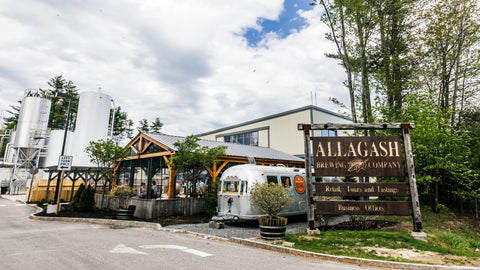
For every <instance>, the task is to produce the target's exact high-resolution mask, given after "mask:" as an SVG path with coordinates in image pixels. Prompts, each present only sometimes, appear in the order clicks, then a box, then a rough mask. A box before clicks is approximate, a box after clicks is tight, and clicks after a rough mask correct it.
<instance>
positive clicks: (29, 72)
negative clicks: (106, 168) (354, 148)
mask: <svg viewBox="0 0 480 270" xmlns="http://www.w3.org/2000/svg"><path fill="white" fill-rule="evenodd" d="M309 2H310V1H308V0H296V1H294V0H286V1H281V0H264V1H260V0H241V1H225V0H203V1H198V0H181V1H178V0H161V1H133V0H132V1H126V0H111V1H97V0H83V1H80V0H78V1H63V0H50V1H47V0H45V1H39V0H21V1H18V0H4V1H2V3H1V5H0V32H1V33H2V34H1V35H0V96H1V98H0V110H6V109H8V105H10V104H15V103H16V102H17V101H18V100H21V99H22V98H23V95H24V91H25V89H38V88H43V89H48V85H47V82H48V81H49V80H50V79H51V78H53V77H55V76H57V75H63V77H64V78H65V79H67V80H71V81H73V82H74V84H75V85H76V86H77V89H78V90H79V92H83V91H95V90H97V89H99V88H101V91H102V92H104V93H106V94H109V95H111V96H112V97H113V99H114V100H115V103H116V105H117V106H121V107H122V109H123V110H124V111H126V112H127V113H128V115H129V117H130V118H131V119H132V120H134V121H135V127H136V126H138V120H140V119H142V118H147V119H149V120H150V121H151V120H153V119H154V118H155V117H159V118H160V120H161V121H162V122H163V123H164V127H163V129H162V131H163V132H164V133H167V134H172V135H182V136H185V135H190V134H197V133H202V132H207V131H210V130H213V129H216V128H221V127H225V126H229V125H233V124H238V123H241V122H244V121H248V120H253V119H256V118H260V117H264V116H268V115H270V114H274V113H279V112H283V111H286V110H290V109H295V108H298V107H302V106H305V105H309V104H312V98H311V96H312V95H311V94H312V93H316V96H317V104H318V106H320V107H323V108H325V109H329V110H332V111H334V112H337V111H338V110H339V109H340V108H338V107H337V106H335V105H333V104H332V103H331V102H329V101H328V98H329V97H335V98H338V99H339V100H341V101H342V102H344V103H346V104H348V103H349V102H348V99H347V97H348V93H347V89H346V88H345V87H344V86H343V81H344V80H345V74H344V72H343V70H342V69H341V68H340V66H339V65H338V62H336V61H334V60H331V59H327V58H326V57H325V53H326V52H335V47H334V46H333V44H332V43H331V42H329V41H327V40H326V39H325V38H324V33H325V32H326V31H327V30H328V29H327V28H326V26H325V25H324V24H323V23H322V22H321V21H320V14H321V12H322V10H321V8H320V7H318V6H315V7H312V6H310V5H308V3H309ZM314 103H315V101H314Z"/></svg>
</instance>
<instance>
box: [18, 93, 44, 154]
mask: <svg viewBox="0 0 480 270" xmlns="http://www.w3.org/2000/svg"><path fill="white" fill-rule="evenodd" d="M50 106H51V102H50V100H48V99H46V98H43V97H40V94H38V93H34V92H27V93H26V96H25V97H24V98H23V100H22V108H21V109H20V114H19V117H18V124H17V130H16V134H15V141H14V143H13V146H14V147H16V148H17V147H21V148H41V147H42V146H43V145H39V142H40V141H42V140H41V139H42V138H44V137H45V135H46V132H47V126H48V117H49V114H50Z"/></svg>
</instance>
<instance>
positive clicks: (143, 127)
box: [137, 118, 150, 133]
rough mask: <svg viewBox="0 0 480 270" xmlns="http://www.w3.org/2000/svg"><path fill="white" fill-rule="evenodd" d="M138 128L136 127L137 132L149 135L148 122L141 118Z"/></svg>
mask: <svg viewBox="0 0 480 270" xmlns="http://www.w3.org/2000/svg"><path fill="white" fill-rule="evenodd" d="M138 123H139V124H140V126H138V127H137V130H138V131H139V132H142V133H149V132H150V126H149V125H148V120H147V119H146V118H143V119H142V120H140V121H138Z"/></svg>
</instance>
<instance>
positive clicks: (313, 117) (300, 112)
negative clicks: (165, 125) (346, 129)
mask: <svg viewBox="0 0 480 270" xmlns="http://www.w3.org/2000/svg"><path fill="white" fill-rule="evenodd" d="M300 123H302V124H313V123H352V119H351V118H349V117H346V116H343V115H340V114H338V113H334V112H331V111H328V110H325V109H322V108H319V107H317V106H314V105H308V106H304V107H301V108H298V109H294V110H290V111H286V112H282V113H277V114H273V115H270V116H266V117H262V118H259V119H255V120H251V121H247V122H244V123H240V124H237V125H233V126H228V127H224V128H220V129H217V130H213V131H210V132H205V133H201V134H197V135H196V136H197V137H199V138H201V139H204V140H213V141H219V142H233V143H239V144H246V145H253V146H261V147H269V148H272V149H275V150H278V151H281V152H284V153H287V154H290V155H294V156H297V157H303V156H304V153H305V148H304V144H305V142H304V137H303V131H299V130H298V129H297V126H298V124H300ZM314 132H315V133H314V134H313V135H314V136H336V135H337V134H336V131H328V130H322V131H320V130H317V131H314Z"/></svg>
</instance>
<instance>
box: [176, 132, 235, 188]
mask: <svg viewBox="0 0 480 270" xmlns="http://www.w3.org/2000/svg"><path fill="white" fill-rule="evenodd" d="M199 140H200V139H199V138H197V137H195V136H193V135H190V136H188V137H186V138H185V139H184V140H183V141H177V142H175V143H174V144H173V145H174V146H175V147H176V148H177V154H176V155H175V156H173V157H172V158H171V159H170V160H169V163H170V166H171V168H172V169H173V171H175V172H180V171H183V173H184V175H185V176H186V177H187V179H188V180H191V181H192V182H193V187H194V188H193V190H194V192H196V181H195V180H196V179H198V177H199V176H200V173H201V172H202V171H203V170H205V167H206V166H211V165H213V163H214V162H215V160H217V158H218V157H219V156H224V155H225V149H226V148H227V147H226V146H223V145H221V146H217V147H213V148H210V147H208V146H201V145H200V144H199V143H198V141H199Z"/></svg>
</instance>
